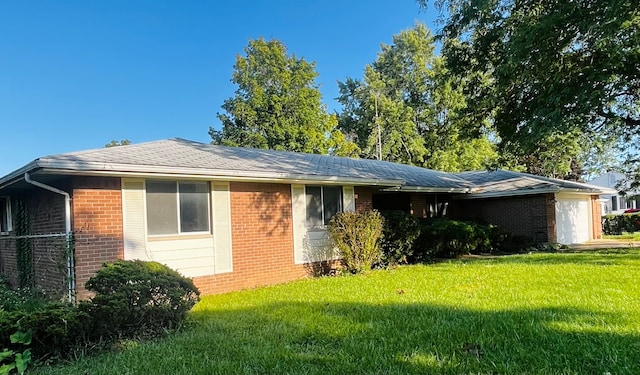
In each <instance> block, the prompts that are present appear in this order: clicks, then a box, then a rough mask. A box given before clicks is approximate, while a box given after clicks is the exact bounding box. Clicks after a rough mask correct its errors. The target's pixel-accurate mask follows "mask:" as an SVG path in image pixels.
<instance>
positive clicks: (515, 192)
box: [455, 187, 601, 199]
mask: <svg viewBox="0 0 640 375" xmlns="http://www.w3.org/2000/svg"><path fill="white" fill-rule="evenodd" d="M547 193H554V194H555V193H571V194H580V195H600V194H601V193H600V192H598V191H585V190H582V189H563V188H559V187H557V188H551V187H550V188H545V189H531V190H511V191H495V192H492V191H490V192H486V193H474V192H472V193H471V194H469V195H466V196H459V197H455V199H483V198H500V197H517V196H523V195H535V194H547Z"/></svg>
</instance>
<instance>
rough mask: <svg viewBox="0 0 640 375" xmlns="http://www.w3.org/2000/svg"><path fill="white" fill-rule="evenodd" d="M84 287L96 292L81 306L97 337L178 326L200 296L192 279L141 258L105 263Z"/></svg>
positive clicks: (145, 333) (141, 332)
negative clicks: (89, 319) (89, 318)
mask: <svg viewBox="0 0 640 375" xmlns="http://www.w3.org/2000/svg"><path fill="white" fill-rule="evenodd" d="M86 288H87V290H90V291H92V292H95V296H94V297H93V298H92V299H91V301H90V302H85V303H83V304H81V306H80V307H81V309H82V310H83V311H85V312H86V313H87V314H88V315H89V316H90V317H91V320H92V322H93V327H94V328H93V329H94V331H93V334H94V335H97V336H98V337H113V336H118V337H133V336H138V335H151V336H153V335H157V334H159V333H162V332H164V331H165V330H167V329H172V328H177V327H178V326H180V324H181V323H182V322H183V320H184V318H185V317H186V315H187V312H188V311H189V310H190V309H191V308H192V307H193V306H194V305H195V304H196V302H198V300H199V296H200V292H199V291H198V289H197V288H196V287H195V285H194V284H193V281H191V279H189V278H186V277H184V276H182V275H181V274H180V273H178V272H177V271H174V270H172V269H171V268H169V267H167V266H165V265H163V264H160V263H157V262H145V261H141V260H133V261H126V260H118V261H116V262H113V263H106V264H105V265H104V266H103V268H101V269H100V270H99V271H98V272H97V273H96V275H95V276H93V277H92V278H90V279H89V280H88V281H87V283H86Z"/></svg>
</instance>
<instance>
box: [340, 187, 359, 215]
mask: <svg viewBox="0 0 640 375" xmlns="http://www.w3.org/2000/svg"><path fill="white" fill-rule="evenodd" d="M342 201H343V206H344V212H353V211H355V210H356V199H355V192H354V189H353V186H343V187H342Z"/></svg>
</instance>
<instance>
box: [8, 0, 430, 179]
mask: <svg viewBox="0 0 640 375" xmlns="http://www.w3.org/2000/svg"><path fill="white" fill-rule="evenodd" d="M436 17H437V14H436V11H435V9H433V7H431V8H429V9H428V10H427V11H420V10H419V8H418V6H417V5H416V2H415V1H414V0H386V1H382V0H370V1H349V0H341V1H339V0H322V1H320V0H317V1H316V0H310V1H301V0H298V1H294V0H273V1H266V0H265V1H257V0H255V1H213V0H212V1H159V0H140V1H134V0H125V1H114V0H110V1H70V0H69V1H62V0H61V1H53V0H52V1H29V0H23V1H1V2H0V130H1V131H0V176H3V175H5V174H7V173H9V172H11V171H13V170H15V169H17V168H19V167H21V166H23V165H25V164H27V163H29V162H30V161H32V160H34V159H36V158H38V157H40V156H45V155H51V154H58V153H64V152H72V151H79V150H85V149H92V148H100V147H103V146H104V145H105V144H106V143H108V142H109V141H111V140H112V139H116V140H121V139H130V140H131V141H133V142H134V143H141V142H147V141H153V140H159V139H167V138H173V137H180V138H186V139H190V140H194V141H200V142H210V140H211V139H210V137H209V135H208V130H209V126H214V127H216V128H219V127H220V122H219V121H218V119H217V117H216V113H218V112H221V111H222V110H221V108H220V107H221V105H222V103H223V101H224V100H225V99H227V98H229V97H231V96H233V94H234V91H235V89H236V87H235V86H234V85H233V84H232V83H231V82H230V79H231V74H232V72H233V64H234V62H235V58H236V55H238V54H243V53H244V51H243V49H244V47H246V45H247V43H248V41H249V39H256V38H259V37H261V36H262V37H264V38H265V39H278V40H280V41H282V42H283V43H284V44H285V45H286V46H287V48H288V51H289V53H295V54H296V56H298V57H304V58H305V59H306V60H309V61H315V62H316V69H317V71H318V73H319V77H318V79H317V83H318V84H319V85H320V90H321V92H322V95H323V101H324V103H325V104H326V105H327V106H328V108H329V109H330V110H332V111H333V110H339V109H340V106H339V105H338V104H337V103H336V102H335V100H334V98H335V97H336V96H337V95H338V88H337V84H336V81H338V80H340V81H344V80H345V78H346V77H354V78H361V77H362V72H363V69H364V66H365V65H366V64H368V63H371V62H373V61H374V60H375V57H376V54H377V53H378V51H379V50H380V44H381V43H385V44H390V43H391V41H392V36H393V35H394V34H397V33H399V32H400V31H402V30H405V29H408V28H410V27H412V26H413V25H414V23H415V22H416V21H417V22H424V23H425V24H426V25H427V26H428V27H430V28H431V29H432V30H433V31H434V32H435V31H437V25H436V24H435V19H436Z"/></svg>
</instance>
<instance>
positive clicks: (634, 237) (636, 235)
mask: <svg viewBox="0 0 640 375" xmlns="http://www.w3.org/2000/svg"><path fill="white" fill-rule="evenodd" d="M603 237H604V238H606V239H613V240H630V241H640V232H632V233H629V232H624V233H622V234H616V235H613V234H605V235H604V236H603Z"/></svg>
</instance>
